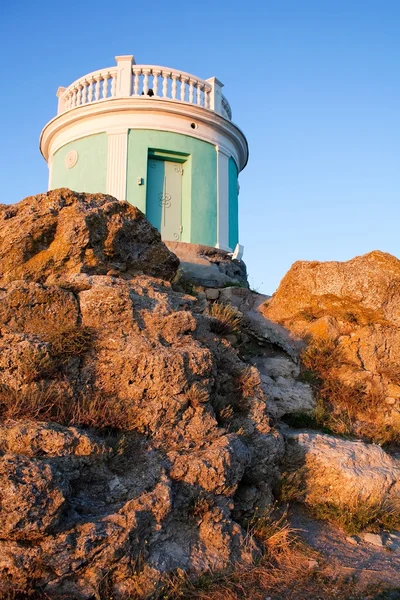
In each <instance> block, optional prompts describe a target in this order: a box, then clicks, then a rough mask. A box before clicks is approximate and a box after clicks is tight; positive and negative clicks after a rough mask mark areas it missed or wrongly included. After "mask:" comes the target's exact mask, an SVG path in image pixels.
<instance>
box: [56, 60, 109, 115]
mask: <svg viewBox="0 0 400 600" xmlns="http://www.w3.org/2000/svg"><path fill="white" fill-rule="evenodd" d="M61 90H62V88H61ZM116 90H117V67H112V68H111V69H101V70H100V71H95V72H94V73H90V74H89V75H85V77H81V78H80V79H77V80H76V81H74V83H72V84H71V85H70V86H69V87H67V88H66V89H65V90H64V91H63V92H62V94H61V95H60V96H59V99H60V100H59V101H60V103H61V105H62V107H63V110H61V111H59V112H65V111H66V110H69V109H70V108H75V107H76V106H82V105H83V104H90V103H91V102H97V101H98V100H107V99H109V98H115V96H116Z"/></svg>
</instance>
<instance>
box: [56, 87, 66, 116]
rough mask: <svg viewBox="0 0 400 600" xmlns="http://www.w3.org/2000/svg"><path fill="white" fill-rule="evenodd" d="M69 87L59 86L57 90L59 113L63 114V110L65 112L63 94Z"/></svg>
mask: <svg viewBox="0 0 400 600" xmlns="http://www.w3.org/2000/svg"><path fill="white" fill-rule="evenodd" d="M66 89H67V88H65V87H59V88H58V90H57V94H56V96H57V98H58V107H57V114H58V115H59V114H61V113H62V112H64V110H65V98H63V94H64V92H65V90H66Z"/></svg>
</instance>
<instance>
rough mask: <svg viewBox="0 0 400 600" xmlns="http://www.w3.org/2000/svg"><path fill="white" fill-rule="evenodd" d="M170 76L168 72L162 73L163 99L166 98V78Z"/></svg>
mask: <svg viewBox="0 0 400 600" xmlns="http://www.w3.org/2000/svg"><path fill="white" fill-rule="evenodd" d="M170 75H171V73H168V71H163V72H162V76H163V86H162V95H163V98H167V97H168V78H169V76H170Z"/></svg>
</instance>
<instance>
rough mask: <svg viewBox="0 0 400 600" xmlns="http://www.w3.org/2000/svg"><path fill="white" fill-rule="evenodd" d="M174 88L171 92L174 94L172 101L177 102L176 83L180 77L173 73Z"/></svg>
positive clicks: (172, 87)
mask: <svg viewBox="0 0 400 600" xmlns="http://www.w3.org/2000/svg"><path fill="white" fill-rule="evenodd" d="M171 77H172V86H171V92H172V100H176V85H177V84H176V82H177V79H178V75H177V74H176V73H172V76H171Z"/></svg>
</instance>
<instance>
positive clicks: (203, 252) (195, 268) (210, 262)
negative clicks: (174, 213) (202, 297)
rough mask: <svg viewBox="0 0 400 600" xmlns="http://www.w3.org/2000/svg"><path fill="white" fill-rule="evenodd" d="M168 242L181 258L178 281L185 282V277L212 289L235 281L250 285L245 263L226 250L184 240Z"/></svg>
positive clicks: (193, 282) (188, 280)
mask: <svg viewBox="0 0 400 600" xmlns="http://www.w3.org/2000/svg"><path fill="white" fill-rule="evenodd" d="M166 245H167V247H168V248H169V249H170V250H171V251H172V252H173V253H174V254H176V255H177V256H178V258H179V260H180V269H179V273H178V275H177V285H179V283H180V284H183V286H184V284H185V281H186V282H190V284H192V285H193V284H195V285H198V286H206V287H207V288H210V289H212V288H218V287H223V286H224V285H235V284H236V285H237V284H240V285H243V286H244V287H246V288H247V287H248V283H247V271H246V265H245V264H244V262H243V261H242V260H236V259H232V258H231V255H229V254H228V253H227V252H225V251H224V250H218V249H217V248H211V247H210V246H203V245H201V244H187V243H185V242H166Z"/></svg>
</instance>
